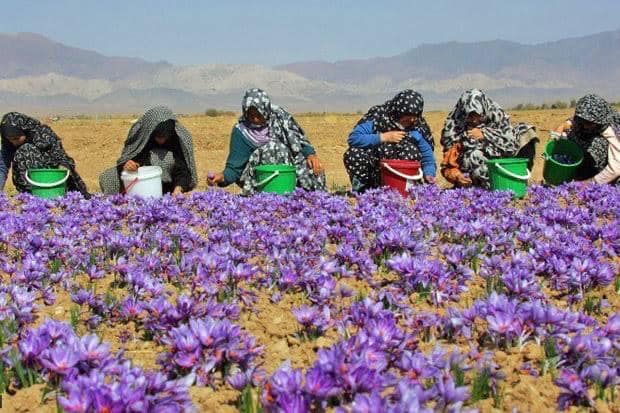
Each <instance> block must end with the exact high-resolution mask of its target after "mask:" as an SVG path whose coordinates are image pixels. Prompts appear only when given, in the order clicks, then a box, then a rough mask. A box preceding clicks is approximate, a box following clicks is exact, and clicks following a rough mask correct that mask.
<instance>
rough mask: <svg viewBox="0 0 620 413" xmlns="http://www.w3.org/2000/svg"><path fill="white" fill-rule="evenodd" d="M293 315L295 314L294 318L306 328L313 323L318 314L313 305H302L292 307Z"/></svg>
mask: <svg viewBox="0 0 620 413" xmlns="http://www.w3.org/2000/svg"><path fill="white" fill-rule="evenodd" d="M293 315H295V319H296V320H297V322H298V323H299V324H301V325H302V326H304V327H305V328H308V327H310V326H311V325H312V324H313V323H314V320H315V319H316V318H317V317H318V316H319V313H318V310H317V309H316V308H315V307H309V306H307V305H302V306H301V307H299V308H295V309H293Z"/></svg>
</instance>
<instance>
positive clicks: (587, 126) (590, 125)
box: [579, 118, 599, 131]
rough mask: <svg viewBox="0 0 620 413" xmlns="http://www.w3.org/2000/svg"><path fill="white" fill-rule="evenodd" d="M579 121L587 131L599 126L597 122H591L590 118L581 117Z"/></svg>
mask: <svg viewBox="0 0 620 413" xmlns="http://www.w3.org/2000/svg"><path fill="white" fill-rule="evenodd" d="M579 123H580V124H581V127H582V128H583V129H585V130H587V131H593V130H595V129H596V128H598V127H599V125H597V124H596V123H594V122H590V121H589V120H585V119H583V118H579Z"/></svg>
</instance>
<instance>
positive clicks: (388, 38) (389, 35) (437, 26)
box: [0, 0, 620, 66]
mask: <svg viewBox="0 0 620 413" xmlns="http://www.w3.org/2000/svg"><path fill="white" fill-rule="evenodd" d="M0 6H1V7H0V10H2V12H1V15H0V32H4V33H7V32H9V33H16V32H34V33H39V34H42V35H44V36H47V37H50V38H52V39H53V40H56V41H58V42H61V43H64V44H66V45H69V46H74V47H80V48H84V49H89V50H95V51H97V52H100V53H103V54H105V55H111V56H130V57H141V58H144V59H147V60H150V61H160V60H165V61H168V62H170V63H173V64H180V65H181V64H182V65H186V64H207V63H256V64H264V65H268V66H272V65H277V64H283V63H290V62H295V61H309V60H325V61H337V60H345V59H353V58H369V57H376V56H392V55H396V54H399V53H402V52H405V51H407V50H409V49H411V48H414V47H416V46H418V45H420V44H423V43H441V42H447V41H453V40H457V41H463V42H473V41H482V40H495V39H503V40H512V41H516V42H520V43H526V44H534V43H541V42H546V41H553V40H559V39H563V38H567V37H578V36H584V35H588V34H593V33H598V32H601V31H606V30H616V29H620V20H618V16H620V0H586V1H584V0H456V1H447V0H430V1H428V0H424V1H422V0H420V1H404V0H402V1H401V0H394V1H390V0H383V1H366V0H357V1H354V0H340V1H339V0H331V1H324V0H316V1H312V0H305V1H300V0H288V1H276V0H264V1H251V0H246V1H240V0H223V1H213V0H204V1H183V0H176V1H174V0H168V1H161V0H149V1H143V0H123V1H118V0H99V1H91V0H81V1H77V0H75V1H74V0H58V1H53V0H39V1H33V0H19V1H15V0H0Z"/></svg>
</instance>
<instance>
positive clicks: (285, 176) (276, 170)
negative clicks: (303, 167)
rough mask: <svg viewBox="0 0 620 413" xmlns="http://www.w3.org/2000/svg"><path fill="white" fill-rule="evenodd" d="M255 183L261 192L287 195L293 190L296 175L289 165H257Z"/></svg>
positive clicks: (293, 168) (292, 167)
mask: <svg viewBox="0 0 620 413" xmlns="http://www.w3.org/2000/svg"><path fill="white" fill-rule="evenodd" d="M256 181H257V184H256V185H257V186H258V189H259V190H260V191H261V192H271V193H274V194H281V195H282V194H288V193H289V192H293V191H294V190H295V185H296V184H297V173H296V171H295V167H294V166H291V165H259V166H257V167H256Z"/></svg>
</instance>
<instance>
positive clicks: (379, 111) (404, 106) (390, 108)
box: [357, 89, 434, 146]
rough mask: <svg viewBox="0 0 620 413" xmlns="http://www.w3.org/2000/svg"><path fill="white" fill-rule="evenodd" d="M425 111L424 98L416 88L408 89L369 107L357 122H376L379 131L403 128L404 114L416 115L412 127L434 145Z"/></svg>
mask: <svg viewBox="0 0 620 413" xmlns="http://www.w3.org/2000/svg"><path fill="white" fill-rule="evenodd" d="M423 111H424V98H423V97H422V95H421V94H419V93H418V92H416V91H415V90H411V89H406V90H403V91H401V92H399V93H398V94H397V95H396V96H394V97H393V98H392V99H390V100H388V101H386V102H385V103H383V104H382V105H376V106H373V107H371V108H370V109H368V112H366V114H365V115H364V116H362V118H361V119H360V120H359V121H358V122H357V124H358V125H359V124H361V123H364V122H368V121H371V120H372V121H374V122H375V130H376V131H377V132H379V133H381V132H389V131H398V130H402V126H401V125H400V124H399V123H398V119H400V118H401V117H402V116H403V115H415V116H416V117H417V120H416V123H415V125H414V126H413V128H412V129H417V130H418V132H420V133H421V134H422V136H424V138H425V139H426V140H427V141H428V142H429V143H430V145H431V146H434V142H433V136H432V134H431V128H430V127H429V126H428V123H426V119H424V117H423V116H422V112H423Z"/></svg>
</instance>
